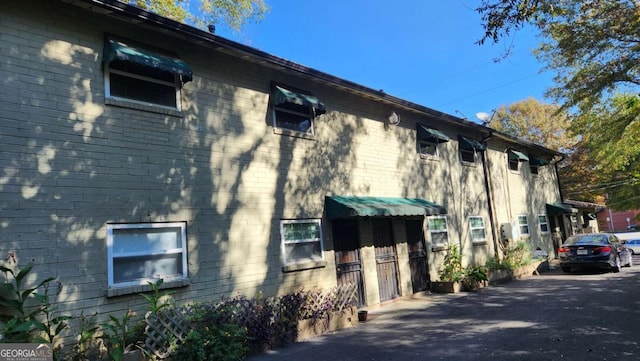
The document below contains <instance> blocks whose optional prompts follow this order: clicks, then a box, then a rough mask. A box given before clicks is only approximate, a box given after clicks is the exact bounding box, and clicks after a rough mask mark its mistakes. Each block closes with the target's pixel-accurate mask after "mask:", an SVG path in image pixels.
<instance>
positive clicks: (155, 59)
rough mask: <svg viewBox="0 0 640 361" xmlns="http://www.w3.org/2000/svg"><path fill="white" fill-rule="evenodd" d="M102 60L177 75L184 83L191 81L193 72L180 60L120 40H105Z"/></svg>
mask: <svg viewBox="0 0 640 361" xmlns="http://www.w3.org/2000/svg"><path fill="white" fill-rule="evenodd" d="M103 59H104V62H105V63H110V62H112V61H116V60H119V61H124V62H130V63H135V64H139V65H142V66H146V67H150V68H155V69H160V70H161V71H165V72H168V73H173V74H178V75H180V76H181V77H182V81H183V82H185V83H186V82H188V81H190V80H192V79H193V71H192V70H191V68H190V67H189V66H188V65H187V64H186V63H185V62H184V61H182V60H181V59H179V58H177V57H174V56H170V55H163V54H159V53H156V52H153V51H149V50H146V49H142V48H140V47H136V46H133V45H131V44H127V43H125V42H123V41H121V40H115V39H106V41H105V45H104V56H103Z"/></svg>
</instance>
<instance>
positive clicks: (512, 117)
mask: <svg viewBox="0 0 640 361" xmlns="http://www.w3.org/2000/svg"><path fill="white" fill-rule="evenodd" d="M559 108H560V107H559V106H558V105H555V104H544V103H540V102H538V101H537V100H536V99H533V98H528V99H525V100H521V101H519V102H516V103H513V104H511V105H507V106H505V105H503V106H501V107H500V108H498V109H497V110H496V112H495V114H494V115H493V122H492V123H491V126H492V127H493V128H495V129H496V130H499V131H501V132H504V133H507V134H509V135H512V136H514V137H517V138H519V139H523V140H526V141H529V142H531V143H535V144H539V145H542V146H545V147H547V148H549V149H553V150H556V151H560V152H567V151H570V150H571V149H572V148H573V146H574V145H575V143H576V141H577V140H576V137H571V136H569V134H568V133H567V128H568V127H569V123H570V121H569V117H568V116H567V114H566V113H565V112H562V111H561V110H560V109H559Z"/></svg>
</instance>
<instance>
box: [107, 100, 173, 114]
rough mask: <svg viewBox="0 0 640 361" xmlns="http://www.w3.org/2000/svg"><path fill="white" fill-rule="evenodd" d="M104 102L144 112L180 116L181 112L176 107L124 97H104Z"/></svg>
mask: <svg viewBox="0 0 640 361" xmlns="http://www.w3.org/2000/svg"><path fill="white" fill-rule="evenodd" d="M104 103H105V104H107V105H113V106H116V107H121V108H129V109H136V110H142V111H145V112H152V113H158V114H166V115H171V116H174V117H182V116H183V114H182V112H181V111H180V110H178V109H171V108H168V107H162V106H157V105H152V104H146V103H141V102H136V101H132V100H126V99H119V98H105V99H104Z"/></svg>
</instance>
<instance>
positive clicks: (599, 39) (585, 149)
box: [477, 0, 640, 209]
mask: <svg viewBox="0 0 640 361" xmlns="http://www.w3.org/2000/svg"><path fill="white" fill-rule="evenodd" d="M477 11H478V12H479V13H480V14H481V16H482V21H483V26H484V29H485V33H484V36H483V37H482V38H481V39H480V40H479V43H480V44H483V43H484V42H485V41H487V40H491V41H493V42H498V41H500V40H501V39H503V38H505V37H508V36H509V35H510V34H511V32H514V31H518V30H520V29H522V28H523V27H525V26H527V25H530V26H533V27H534V28H537V29H538V30H539V32H540V35H541V38H542V40H543V41H542V43H541V45H540V47H539V49H538V50H537V51H536V55H537V57H538V58H539V60H541V61H542V62H543V63H545V64H546V67H547V68H548V69H550V70H552V71H555V74H556V75H555V78H554V81H555V86H553V87H552V88H551V89H549V90H548V92H547V93H548V94H547V95H549V96H550V97H551V98H552V99H554V100H555V101H556V102H558V103H559V104H561V105H562V107H561V108H560V109H561V110H562V111H569V112H570V113H571V118H572V122H571V126H570V128H569V129H570V130H571V133H572V134H573V135H574V136H578V137H580V138H581V141H580V143H579V144H578V145H577V148H576V149H575V150H574V155H575V156H576V157H577V158H576V159H573V160H572V161H570V162H569V164H573V165H574V166H577V165H579V164H580V166H579V167H577V168H571V167H569V168H567V171H568V172H567V173H566V175H567V176H569V177H568V178H564V180H565V181H566V180H567V179H570V182H572V183H570V184H571V185H572V186H575V185H576V184H579V185H580V186H579V187H574V190H575V192H576V193H575V194H582V195H584V194H589V193H591V194H593V193H595V192H601V193H600V194H603V193H608V194H609V202H611V204H615V205H616V208H618V209H625V208H626V209H629V208H640V198H636V197H635V196H633V195H634V194H637V191H639V190H640V186H638V185H637V183H636V179H637V178H638V177H639V175H640V167H638V166H636V163H637V162H638V160H640V146H639V145H637V144H636V140H637V139H638V135H640V130H639V129H638V127H640V126H639V125H638V123H639V120H640V106H639V105H638V104H639V103H640V99H639V97H638V86H639V85H640V61H639V60H640V16H639V15H638V14H640V3H638V2H637V1H635V0H563V1H557V0H482V2H481V5H480V7H478V8H477ZM581 172H587V173H588V174H590V175H592V177H586V176H584V174H587V173H584V174H583V173H581ZM561 174H562V171H561ZM580 174H583V175H582V177H580V176H579V175H580ZM571 177H573V178H571ZM587 179H588V180H590V181H593V182H594V183H593V184H591V185H589V184H584V180H587ZM596 180H597V182H596ZM566 183H568V182H566ZM579 188H582V190H580V189H579ZM580 192H582V193H580Z"/></svg>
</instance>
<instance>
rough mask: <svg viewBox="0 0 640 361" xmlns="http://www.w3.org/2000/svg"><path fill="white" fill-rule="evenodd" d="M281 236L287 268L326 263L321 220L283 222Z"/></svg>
mask: <svg viewBox="0 0 640 361" xmlns="http://www.w3.org/2000/svg"><path fill="white" fill-rule="evenodd" d="M280 236H281V240H282V243H281V246H282V264H283V265H284V266H285V267H286V266H291V265H295V264H303V263H309V262H322V261H324V251H323V243H322V223H321V221H320V219H295V220H281V221H280Z"/></svg>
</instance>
